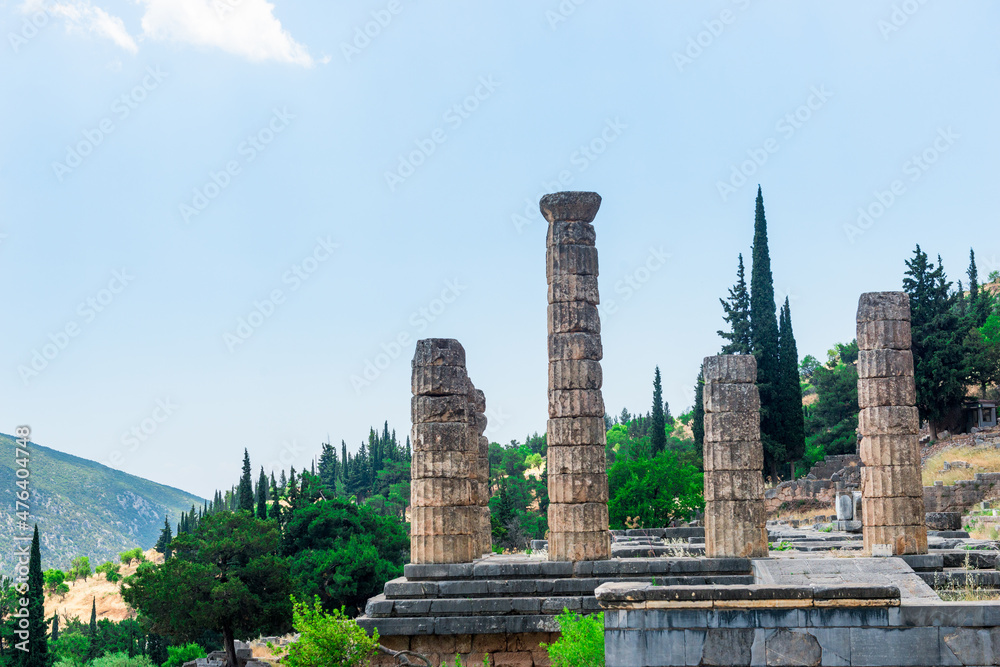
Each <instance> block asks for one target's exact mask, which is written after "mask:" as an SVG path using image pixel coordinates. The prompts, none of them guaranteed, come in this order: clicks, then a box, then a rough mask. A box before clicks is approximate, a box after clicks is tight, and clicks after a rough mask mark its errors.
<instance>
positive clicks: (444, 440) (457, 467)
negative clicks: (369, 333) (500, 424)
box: [410, 338, 482, 563]
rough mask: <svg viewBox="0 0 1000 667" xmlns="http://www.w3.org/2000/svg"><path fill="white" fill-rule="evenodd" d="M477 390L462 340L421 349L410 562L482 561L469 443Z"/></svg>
mask: <svg viewBox="0 0 1000 667" xmlns="http://www.w3.org/2000/svg"><path fill="white" fill-rule="evenodd" d="M471 387H472V384H471V383H470V382H469V376H468V374H467V372H466V370H465V350H464V349H463V348H462V345H461V344H460V343H459V342H458V341H457V340H452V339H450V338H429V339H425V340H420V341H417V349H416V353H415V354H414V357H413V378H412V389H413V399H412V402H411V405H410V408H411V414H412V419H413V431H412V434H411V440H412V444H413V460H412V463H411V467H410V562H412V563H469V562H471V561H472V560H473V559H474V558H478V557H479V556H481V555H482V552H480V551H478V547H479V545H478V544H477V534H478V532H479V529H480V520H481V513H480V508H479V506H478V505H477V504H476V502H475V497H474V488H473V486H474V474H475V468H474V466H475V463H476V458H477V456H478V441H476V440H475V439H474V438H473V437H472V431H473V428H472V427H471V424H472V419H473V413H472V410H471V409H470V407H471V405H470V402H469V392H470V391H471Z"/></svg>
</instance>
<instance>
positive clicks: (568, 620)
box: [541, 609, 604, 667]
mask: <svg viewBox="0 0 1000 667" xmlns="http://www.w3.org/2000/svg"><path fill="white" fill-rule="evenodd" d="M556 620H557V621H558V622H559V629H560V630H561V631H562V637H560V638H559V639H558V640H557V641H556V642H555V643H554V644H542V645H541V646H542V648H544V649H546V650H547V651H548V652H549V660H551V661H552V667H604V613H603V612H602V613H600V614H593V615H590V616H580V614H577V613H575V612H572V611H569V610H568V609H563V613H561V614H559V615H558V616H556Z"/></svg>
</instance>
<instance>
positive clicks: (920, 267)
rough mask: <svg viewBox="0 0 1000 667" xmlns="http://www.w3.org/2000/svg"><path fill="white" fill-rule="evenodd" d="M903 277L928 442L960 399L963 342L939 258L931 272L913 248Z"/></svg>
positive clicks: (924, 256)
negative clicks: (907, 296) (928, 437)
mask: <svg viewBox="0 0 1000 667" xmlns="http://www.w3.org/2000/svg"><path fill="white" fill-rule="evenodd" d="M904 275H905V277H904V278H903V289H904V290H905V291H906V293H907V295H909V297H910V320H911V330H912V341H913V363H914V375H915V378H914V379H915V380H916V385H917V407H918V408H919V409H920V416H921V417H922V418H924V419H927V421H928V423H929V425H930V431H931V438H932V439H936V438H937V432H938V425H939V424H940V423H941V421H942V420H944V419H946V418H947V417H948V416H949V414H950V413H952V412H953V411H954V410H955V409H956V408H957V407H960V406H961V403H962V400H963V399H964V398H965V376H966V374H967V367H966V363H965V358H964V355H963V346H962V341H963V339H964V336H963V335H962V331H961V326H960V322H959V318H958V315H957V313H956V312H955V309H954V308H953V306H954V304H955V295H953V294H951V292H950V290H951V283H950V282H949V281H948V278H947V276H946V275H945V272H944V266H943V265H942V263H941V258H940V257H938V262H937V266H935V265H934V264H933V262H930V261H929V260H928V258H927V253H925V252H924V251H923V250H921V249H920V246H919V245H917V247H916V249H915V250H914V251H913V257H912V258H911V259H908V260H906V272H905V274H904Z"/></svg>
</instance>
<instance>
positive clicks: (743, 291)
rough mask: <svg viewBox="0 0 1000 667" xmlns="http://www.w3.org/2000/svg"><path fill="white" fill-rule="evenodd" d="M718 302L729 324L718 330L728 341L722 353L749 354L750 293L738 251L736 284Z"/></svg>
mask: <svg viewBox="0 0 1000 667" xmlns="http://www.w3.org/2000/svg"><path fill="white" fill-rule="evenodd" d="M762 205H763V204H762ZM762 215H763V212H762ZM719 303H721V304H722V310H723V311H725V313H726V314H725V315H724V316H723V317H722V319H723V320H725V321H726V322H727V323H728V324H729V331H728V332H726V331H719V332H718V334H719V336H720V337H722V338H724V339H725V340H727V341H729V342H728V343H726V344H725V345H723V346H722V354H750V353H751V351H752V350H753V340H752V338H751V334H750V293H749V292H747V282H746V278H745V273H744V269H743V254H742V253H740V262H739V267H738V268H737V269H736V284H735V285H733V286H732V287H730V288H729V298H728V299H719Z"/></svg>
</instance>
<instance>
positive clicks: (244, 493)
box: [237, 449, 253, 514]
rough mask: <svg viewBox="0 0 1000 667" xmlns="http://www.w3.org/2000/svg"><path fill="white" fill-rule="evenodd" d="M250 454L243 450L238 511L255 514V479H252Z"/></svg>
mask: <svg viewBox="0 0 1000 667" xmlns="http://www.w3.org/2000/svg"><path fill="white" fill-rule="evenodd" d="M250 474H251V473H250V454H249V452H247V450H246V449H244V450H243V474H242V475H241V476H240V486H239V491H238V493H239V505H237V509H240V510H246V511H247V512H250V514H253V479H252V478H251V477H250Z"/></svg>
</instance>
